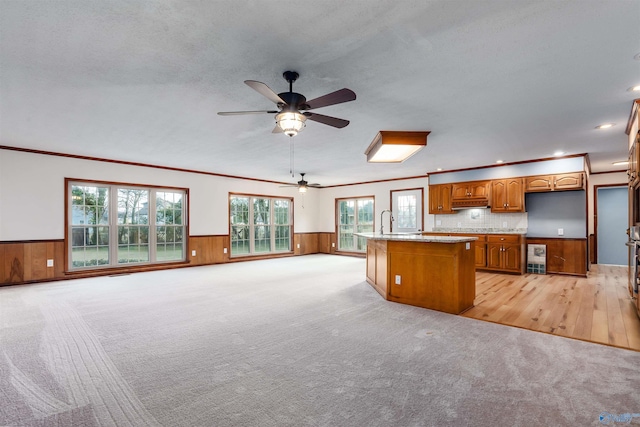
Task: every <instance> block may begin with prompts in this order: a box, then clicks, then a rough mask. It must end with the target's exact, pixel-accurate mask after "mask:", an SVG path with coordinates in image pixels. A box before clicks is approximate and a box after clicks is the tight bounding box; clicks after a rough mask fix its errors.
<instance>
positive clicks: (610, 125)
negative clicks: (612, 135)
mask: <svg viewBox="0 0 640 427" xmlns="http://www.w3.org/2000/svg"><path fill="white" fill-rule="evenodd" d="M615 125H616V124H615V123H604V124H601V125H600V126H596V129H609V128H610V127H613V126H615Z"/></svg>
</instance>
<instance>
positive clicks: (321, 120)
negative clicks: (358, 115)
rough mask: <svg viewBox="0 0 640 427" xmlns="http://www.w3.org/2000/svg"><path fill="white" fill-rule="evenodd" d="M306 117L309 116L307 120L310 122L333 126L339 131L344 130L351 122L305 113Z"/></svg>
mask: <svg viewBox="0 0 640 427" xmlns="http://www.w3.org/2000/svg"><path fill="white" fill-rule="evenodd" d="M304 115H305V116H307V119H309V120H313V121H314V122H318V123H322V124H324V125H329V126H333V127H334V128H338V129H342V128H343V127H345V126H347V125H348V124H349V120H344V119H339V118H337V117H331V116H325V115H324V114H318V113H310V112H306V113H304Z"/></svg>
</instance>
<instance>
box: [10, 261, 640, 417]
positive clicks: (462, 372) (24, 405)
mask: <svg viewBox="0 0 640 427" xmlns="http://www.w3.org/2000/svg"><path fill="white" fill-rule="evenodd" d="M364 272H365V262H364V260H362V259H359V258H351V257H340V256H332V255H310V256H304V257H292V258H283V259H275V260H266V261H252V262H244V263H232V264H224V265H216V266H207V267H195V268H187V269H177V270H167V271H158V272H149V273H138V274H132V275H123V276H113V277H102V278H93V279H79V280H69V281H61V282H52V283H43V284H36V285H23V286H11V287H3V288H0V349H1V351H0V425H7V426H88V427H90V426H565V425H566V426H575V425H581V426H582V425H602V424H601V422H600V421H599V416H600V414H602V413H603V412H607V413H609V414H611V415H609V417H610V418H609V421H610V422H611V424H613V423H615V422H616V421H615V419H614V418H612V417H614V416H616V415H624V414H632V415H633V414H638V413H640V353H638V352H633V351H629V350H623V349H618V348H613V347H606V346H602V345H598V344H592V343H586V342H581V341H576V340H571V339H566V338H562V337H555V336H551V335H546V334H542V333H537V332H532V331H527V330H523V329H516V328H511V327H507V326H502V325H497V324H493V323H487V322H482V321H477V320H473V319H467V318H464V317H459V316H454V315H449V314H445V313H440V312H436V311H431V310H426V309H422V308H417V307H411V306H407V305H402V304H396V303H392V302H388V301H385V300H383V299H382V298H381V297H380V296H379V295H378V294H377V293H376V292H375V291H374V290H373V288H371V287H370V286H369V285H368V284H367V283H366V282H365V279H364ZM631 424H640V417H632V418H631Z"/></svg>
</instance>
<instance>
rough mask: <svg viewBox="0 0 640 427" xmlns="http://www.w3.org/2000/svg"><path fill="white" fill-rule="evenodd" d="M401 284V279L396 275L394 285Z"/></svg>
mask: <svg viewBox="0 0 640 427" xmlns="http://www.w3.org/2000/svg"><path fill="white" fill-rule="evenodd" d="M401 284H402V277H400V275H399V274H396V285H401Z"/></svg>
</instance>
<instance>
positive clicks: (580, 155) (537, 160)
mask: <svg viewBox="0 0 640 427" xmlns="http://www.w3.org/2000/svg"><path fill="white" fill-rule="evenodd" d="M586 155H587V153H582V154H571V155H568V156H561V157H545V158H542V159H534V160H521V161H517V162H509V163H500V164H495V165H487V166H478V167H473V168H464V169H452V170H447V171H435V172H428V173H427V176H429V175H440V174H443V173H455V172H466V171H472V170H479V169H490V168H500V167H503V166H513V165H521V164H525V163H537V162H546V161H549V160H558V159H570V158H573V157H584V156H586ZM579 172H584V171H579ZM563 173H564V172H563Z"/></svg>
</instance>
